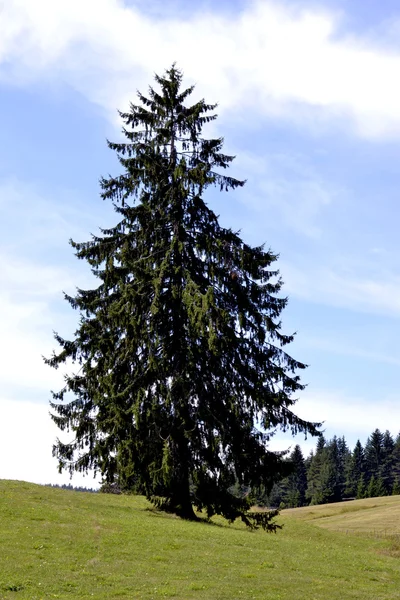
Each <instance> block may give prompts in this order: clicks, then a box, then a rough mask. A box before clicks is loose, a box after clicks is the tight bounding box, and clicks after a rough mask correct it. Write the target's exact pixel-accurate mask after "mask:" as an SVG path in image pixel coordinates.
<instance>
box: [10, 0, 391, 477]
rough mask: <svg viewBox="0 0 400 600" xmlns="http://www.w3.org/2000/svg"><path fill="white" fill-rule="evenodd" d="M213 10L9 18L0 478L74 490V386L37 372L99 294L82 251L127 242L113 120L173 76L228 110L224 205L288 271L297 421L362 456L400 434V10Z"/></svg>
mask: <svg viewBox="0 0 400 600" xmlns="http://www.w3.org/2000/svg"><path fill="white" fill-rule="evenodd" d="M215 4H216V3H215V2H211V1H209V2H203V3H196V8H195V10H194V9H193V8H192V6H193V3H188V2H183V0H176V1H175V2H171V1H163V2H162V3H161V2H154V1H153V2H143V1H141V0H140V1H137V2H134V1H129V2H125V4H124V3H123V2H122V1H117V0H79V1H78V0H69V1H66V0H57V2H55V1H54V0H0V108H1V110H0V131H1V134H2V144H1V147H0V209H1V219H0V277H1V283H2V285H1V286H0V336H1V340H2V344H1V347H0V411H1V413H0V414H1V420H0V450H1V456H2V460H1V461H0V477H2V478H5V477H8V478H18V479H25V480H30V481H37V482H50V481H51V482H61V481H66V480H67V476H64V477H60V476H58V475H57V473H56V464H55V461H54V460H53V459H52V458H51V445H52V441H53V440H54V438H55V436H56V435H57V431H56V430H55V428H54V426H53V425H52V423H51V421H50V419H49V417H48V410H49V407H48V400H49V396H50V394H49V390H50V389H57V388H58V386H59V384H60V383H61V382H62V374H61V373H58V372H55V371H52V370H49V369H48V368H47V367H45V365H44V364H43V362H42V359H41V355H49V354H50V353H51V350H52V348H53V347H54V343H53V338H52V330H53V329H55V330H57V331H59V333H60V334H61V335H65V336H68V335H70V334H71V333H72V332H73V331H74V327H75V325H76V324H77V316H78V315H77V314H76V313H74V312H73V311H71V310H70V308H69V306H68V305H67V304H66V303H65V302H64V300H63V297H62V290H64V291H67V292H69V293H73V292H74V289H75V286H81V287H84V286H91V285H92V283H93V281H92V279H91V276H90V273H89V270H88V269H87V267H86V265H85V264H83V263H81V262H78V261H77V260H76V258H75V257H74V255H73V253H72V249H71V248H70V246H69V245H68V239H69V238H71V237H72V238H73V239H75V240H82V241H83V240H87V239H88V238H89V234H90V233H91V232H95V231H96V230H97V227H98V226H109V225H111V224H112V223H114V222H115V218H116V217H115V216H114V213H113V211H112V210H111V208H110V207H109V206H108V205H107V204H104V203H103V202H102V201H101V200H100V198H99V186H98V180H99V177H100V176H101V175H107V174H108V173H113V174H115V173H116V172H118V169H119V167H118V165H117V163H116V160H115V156H113V154H112V152H110V151H109V150H108V149H107V147H106V142H105V140H106V138H109V139H112V140H116V139H119V137H120V125H121V124H120V123H119V120H118V115H117V112H116V109H117V108H119V109H122V110H123V109H125V108H126V107H127V103H128V102H129V100H135V91H136V89H140V90H141V91H144V92H145V91H146V88H147V86H148V85H149V84H150V83H152V77H153V73H154V72H162V71H163V70H164V69H165V68H167V67H169V66H170V64H171V63H172V62H173V61H177V63H178V66H180V67H181V68H182V69H183V70H184V73H185V77H186V82H187V84H188V85H189V84H191V83H193V82H194V83H196V85H197V87H196V91H195V95H194V100H195V99H197V98H199V97H203V96H204V97H205V98H206V100H207V101H208V102H210V103H212V102H218V103H219V106H218V113H219V119H218V121H217V122H216V124H215V125H213V128H212V130H210V135H211V134H218V135H223V136H224V137H225V149H226V151H227V152H229V153H233V154H235V155H236V156H237V158H236V161H235V163H234V164H233V166H232V169H231V174H232V175H234V176H237V177H242V178H245V179H247V184H246V186H245V188H243V189H241V190H237V191H236V192H233V193H230V194H218V193H211V194H209V196H208V201H209V203H210V205H211V206H212V207H213V208H214V210H215V211H216V212H217V213H219V214H220V215H221V221H222V222H223V223H224V224H225V225H228V226H232V227H233V228H237V229H239V228H240V229H241V231H242V235H243V237H244V238H245V239H246V240H247V241H248V242H250V243H253V244H260V243H265V244H266V245H267V246H270V247H271V248H272V249H273V250H274V251H275V252H277V253H279V255H280V257H279V261H278V267H279V269H280V271H281V275H282V278H283V280H284V282H285V286H284V288H283V293H284V294H285V295H288V297H289V305H288V308H287V309H286V311H285V313H284V314H283V315H282V322H283V328H284V330H285V331H286V332H292V331H297V332H298V333H297V337H296V340H295V342H294V343H293V344H292V347H291V354H292V355H293V356H294V357H295V358H297V359H298V360H302V361H304V362H306V363H308V364H309V368H308V369H307V371H306V372H305V373H304V375H303V380H304V382H305V383H308V387H307V389H306V390H305V391H304V392H303V393H302V394H301V396H300V399H299V402H298V404H297V412H298V414H299V415H301V416H304V417H305V418H309V419H312V420H323V421H325V429H326V435H327V436H328V437H330V436H332V435H333V434H337V435H345V436H346V439H347V440H348V442H349V444H350V445H351V446H353V445H354V443H355V442H356V440H357V438H358V437H359V438H360V439H361V441H362V442H364V441H365V439H366V437H367V435H368V434H369V433H370V432H371V431H372V430H373V429H374V428H375V427H379V428H381V429H383V430H385V429H389V430H390V431H392V433H393V434H397V432H398V430H399V429H400V397H399V396H400V394H399V392H398V385H397V381H398V373H399V367H400V349H399V345H398V332H399V316H400V258H399V257H400V241H399V234H398V229H399V225H398V219H399V214H400V210H399V207H398V206H399V190H400V169H399V165H400V77H399V73H400V44H399V42H398V39H400V38H399V36H398V33H399V30H400V8H397V7H396V3H395V2H394V1H390V0H386V1H385V2H384V3H381V4H378V3H377V2H375V1H374V2H373V1H372V0H371V1H367V0H364V1H363V2H360V1H355V0H352V1H351V2H350V0H335V2H329V1H326V2H321V1H319V2H300V1H299V2H286V3H284V2H279V3H273V2H269V1H267V0H265V1H260V2H254V3H253V2H242V1H240V0H235V1H234V2H232V1H230V2H225V3H223V2H221V3H218V7H217V8H215ZM295 441H299V442H301V443H302V444H303V447H304V449H305V451H308V449H309V448H310V447H312V446H313V445H314V441H313V440H311V441H310V440H308V441H307V442H306V443H305V444H304V443H303V441H302V440H301V439H299V440H295ZM295 441H294V440H292V438H291V437H290V436H288V435H287V436H285V437H283V436H282V435H277V436H276V437H275V438H274V439H273V447H276V448H280V449H281V448H285V447H287V446H289V445H290V444H294V443H295ZM75 481H76V483H80V482H81V481H82V479H81V478H80V477H77V478H76V480H75ZM83 481H84V483H85V484H86V485H91V484H92V479H90V478H89V479H88V478H86V479H84V480H83Z"/></svg>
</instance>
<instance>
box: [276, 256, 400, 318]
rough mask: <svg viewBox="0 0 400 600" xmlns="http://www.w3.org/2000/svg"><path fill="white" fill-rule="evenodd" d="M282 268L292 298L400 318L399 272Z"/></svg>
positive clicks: (282, 266) (284, 264) (285, 265)
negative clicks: (369, 272)
mask: <svg viewBox="0 0 400 600" xmlns="http://www.w3.org/2000/svg"><path fill="white" fill-rule="evenodd" d="M350 262H351V261H350V258H349V259H348V263H349V264H350ZM372 268H373V267H371V271H372ZM279 269H280V272H281V274H282V277H283V279H284V282H285V293H287V294H288V295H289V296H295V297H298V298H303V299H305V300H308V301H311V302H316V303H318V304H325V305H327V306H337V307H343V308H349V309H351V310H354V311H356V312H364V313H376V314H384V315H392V316H398V315H400V273H398V272H395V271H389V270H385V269H384V268H382V272H381V274H380V275H378V274H374V273H371V274H370V275H367V274H365V273H364V272H362V271H361V272H360V271H358V270H357V269H356V268H351V267H349V268H348V269H341V268H340V267H338V266H337V265H336V266H331V267H320V266H317V265H315V266H313V265H308V266H307V269H305V268H301V267H299V266H296V265H295V264H294V263H292V264H291V263H288V262H285V261H280V264H279Z"/></svg>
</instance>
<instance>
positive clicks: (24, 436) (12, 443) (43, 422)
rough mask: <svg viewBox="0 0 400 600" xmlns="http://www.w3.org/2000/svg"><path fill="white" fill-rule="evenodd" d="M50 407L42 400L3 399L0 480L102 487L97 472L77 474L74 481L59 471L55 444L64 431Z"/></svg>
mask: <svg viewBox="0 0 400 600" xmlns="http://www.w3.org/2000/svg"><path fill="white" fill-rule="evenodd" d="M49 409H50V407H49V406H48V405H46V404H42V403H35V402H30V401H28V400H25V401H24V400H19V401H18V402H16V401H15V400H10V399H8V398H0V412H1V419H0V455H1V460H0V479H19V480H22V481H31V482H33V483H58V484H63V483H72V485H75V486H78V485H83V486H85V487H93V488H95V487H98V479H97V481H95V480H94V479H93V475H88V476H86V477H84V476H83V475H82V474H78V473H77V474H74V477H73V479H72V480H70V478H69V475H68V474H66V473H63V474H61V475H60V474H59V473H58V471H57V460H56V459H55V458H53V457H52V446H53V443H54V442H55V440H56V438H57V437H58V436H59V434H60V432H59V430H58V429H57V427H56V426H55V425H54V423H53V422H52V421H51V419H50V416H49ZM65 439H67V438H65Z"/></svg>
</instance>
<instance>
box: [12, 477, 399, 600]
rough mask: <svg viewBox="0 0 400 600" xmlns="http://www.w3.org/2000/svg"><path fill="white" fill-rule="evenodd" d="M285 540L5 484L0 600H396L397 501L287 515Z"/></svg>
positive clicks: (127, 499) (132, 503)
mask: <svg viewBox="0 0 400 600" xmlns="http://www.w3.org/2000/svg"><path fill="white" fill-rule="evenodd" d="M280 521H281V522H283V523H284V528H283V530H281V531H279V532H278V533H277V534H276V535H274V534H266V533H264V532H263V531H257V532H251V531H248V530H246V528H245V527H244V526H242V524H241V523H239V522H238V523H234V524H233V525H228V524H226V523H225V522H223V521H222V520H218V519H216V520H215V521H213V523H205V522H196V523H190V522H184V521H182V520H180V519H178V518H176V517H174V516H172V515H165V514H163V513H160V512H158V511H156V510H154V509H152V507H151V506H150V505H149V504H148V503H147V502H146V500H145V499H143V498H141V497H135V496H113V495H103V494H90V493H80V492H73V491H68V490H60V489H53V488H46V487H42V486H38V485H34V484H28V483H24V482H16V481H2V480H0V598H1V599H7V600H9V599H15V600H19V599H23V598H24V599H29V600H36V599H37V600H39V599H41V598H43V599H45V598H46V599H47V598H69V599H81V598H82V599H89V598H91V599H92V598H98V599H104V600H105V599H107V600H113V599H119V598H127V599H131V598H132V599H143V600H151V599H159V598H175V599H177V600H192V599H193V600H194V599H196V600H197V599H198V600H237V599H248V600H251V599H257V600H268V599H271V600H272V599H274V600H293V599H294V600H317V599H318V600H333V599H335V600H336V599H337V600H339V599H341V600H343V599H350V598H357V599H363V600H369V599H371V600H372V599H373V600H380V599H382V600H390V599H392V598H393V599H394V598H396V599H398V598H399V594H400V592H399V590H400V497H390V498H371V499H368V500H360V501H355V502H351V503H350V502H349V503H341V504H336V505H333V504H332V505H329V506H318V507H307V508H302V509H295V510H287V511H283V512H282V513H281V516H280Z"/></svg>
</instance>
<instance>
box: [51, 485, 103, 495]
mask: <svg viewBox="0 0 400 600" xmlns="http://www.w3.org/2000/svg"><path fill="white" fill-rule="evenodd" d="M45 486H46V487H52V488H59V489H61V490H71V491H72V492H93V493H96V492H98V491H99V490H95V489H93V488H87V487H83V486H81V485H78V486H75V485H72V484H71V483H64V484H62V485H59V484H58V483H46V484H45Z"/></svg>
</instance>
